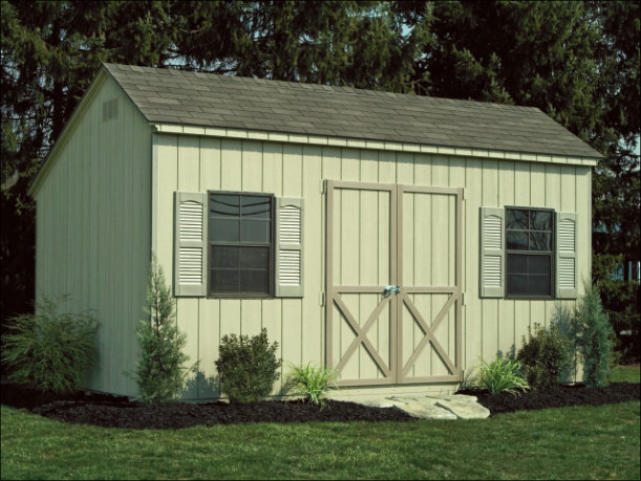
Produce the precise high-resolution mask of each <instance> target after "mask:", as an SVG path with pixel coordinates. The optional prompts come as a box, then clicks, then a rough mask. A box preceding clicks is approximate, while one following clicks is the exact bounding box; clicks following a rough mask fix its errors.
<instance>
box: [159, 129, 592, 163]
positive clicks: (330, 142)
mask: <svg viewBox="0 0 641 481" xmlns="http://www.w3.org/2000/svg"><path fill="white" fill-rule="evenodd" d="M152 127H153V129H154V131H155V132H157V133H161V134H175V135H197V136H204V137H218V138H229V139H246V140H257V141H268V142H281V143H291V144H303V145H314V146H327V147H346V148H355V149H370V150H383V151H390V152H408V153H423V154H438V155H451V156H457V157H468V158H469V157H472V158H479V159H498V160H511V161H522V162H540V163H547V164H561V165H579V166H585V167H594V166H596V165H597V163H598V161H599V159H598V158H595V157H567V156H559V155H549V154H536V153H524V152H508V151H501V150H484V149H468V148H459V147H450V146H438V145H423V144H408V143H400V142H382V141H372V140H363V139H352V138H347V137H326V136H318V135H301V134H295V133H291V134H288V133H283V132H267V131H258V130H242V129H221V128H210V127H199V126H191V125H181V124H162V123H153V124H152Z"/></svg>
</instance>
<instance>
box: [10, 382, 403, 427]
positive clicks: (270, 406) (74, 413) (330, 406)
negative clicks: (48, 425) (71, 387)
mask: <svg viewBox="0 0 641 481" xmlns="http://www.w3.org/2000/svg"><path fill="white" fill-rule="evenodd" d="M2 404H8V405H11V406H14V407H19V408H27V409H29V410H31V411H32V412H34V413H36V414H40V415H42V416H46V417H49V418H53V419H58V420H60V421H66V422H72V423H82V424H93V425H97V426H104V427H118V428H129V429H178V428H186V427H191V426H213V425H217V424H240V423H258V422H277V423H291V422H309V421H410V420H413V419H414V418H412V417H410V416H409V415H407V414H405V413H404V412H403V411H401V410H399V409H397V408H374V407H367V406H361V405H359V404H354V403H349V402H337V401H328V402H327V403H326V405H325V406H324V407H323V409H319V408H318V407H317V406H315V405H312V404H308V403H305V402H302V401H288V402H283V401H263V402H257V403H249V404H226V403H220V402H216V403H202V404H195V403H182V402H175V403H166V404H154V405H145V404H141V403H138V402H132V401H129V400H128V399H127V398H125V397H117V396H109V395H105V394H95V393H83V392H79V393H74V394H71V395H68V396H57V397H56V396H54V395H52V394H50V393H40V392H38V391H35V390H33V389H26V388H24V387H22V386H16V385H3V386H2Z"/></svg>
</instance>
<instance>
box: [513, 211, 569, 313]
mask: <svg viewBox="0 0 641 481" xmlns="http://www.w3.org/2000/svg"><path fill="white" fill-rule="evenodd" d="M509 210H527V211H538V212H550V213H551V214H552V229H551V243H552V248H551V250H550V251H530V250H521V249H508V247H507V232H508V228H507V218H508V211H509ZM504 211H505V227H504V230H503V234H504V235H503V239H504V249H505V266H504V268H503V269H504V270H503V276H504V277H503V278H504V279H505V299H511V300H527V301H533V300H543V301H549V300H554V299H556V224H557V213H556V211H555V210H554V209H551V208H548V207H532V206H518V205H509V206H505V207H504ZM510 254H516V255H537V256H549V257H550V294H549V295H540V294H531V295H528V294H510V291H509V285H510V282H509V280H510V279H509V268H508V265H509V260H510Z"/></svg>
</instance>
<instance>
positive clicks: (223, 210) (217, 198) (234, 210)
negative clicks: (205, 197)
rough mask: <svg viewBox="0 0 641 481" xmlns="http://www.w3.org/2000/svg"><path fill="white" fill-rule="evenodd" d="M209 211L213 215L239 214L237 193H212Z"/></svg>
mask: <svg viewBox="0 0 641 481" xmlns="http://www.w3.org/2000/svg"><path fill="white" fill-rule="evenodd" d="M210 211H211V215H213V216H238V215H239V214H240V205H239V197H238V196H237V195H227V194H212V195H211V203H210Z"/></svg>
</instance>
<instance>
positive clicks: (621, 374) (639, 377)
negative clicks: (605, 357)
mask: <svg viewBox="0 0 641 481" xmlns="http://www.w3.org/2000/svg"><path fill="white" fill-rule="evenodd" d="M612 382H634V383H637V384H639V383H640V382H641V370H640V369H639V365H638V364H635V365H630V366H618V367H616V368H615V369H614V371H613V372H612Z"/></svg>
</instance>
